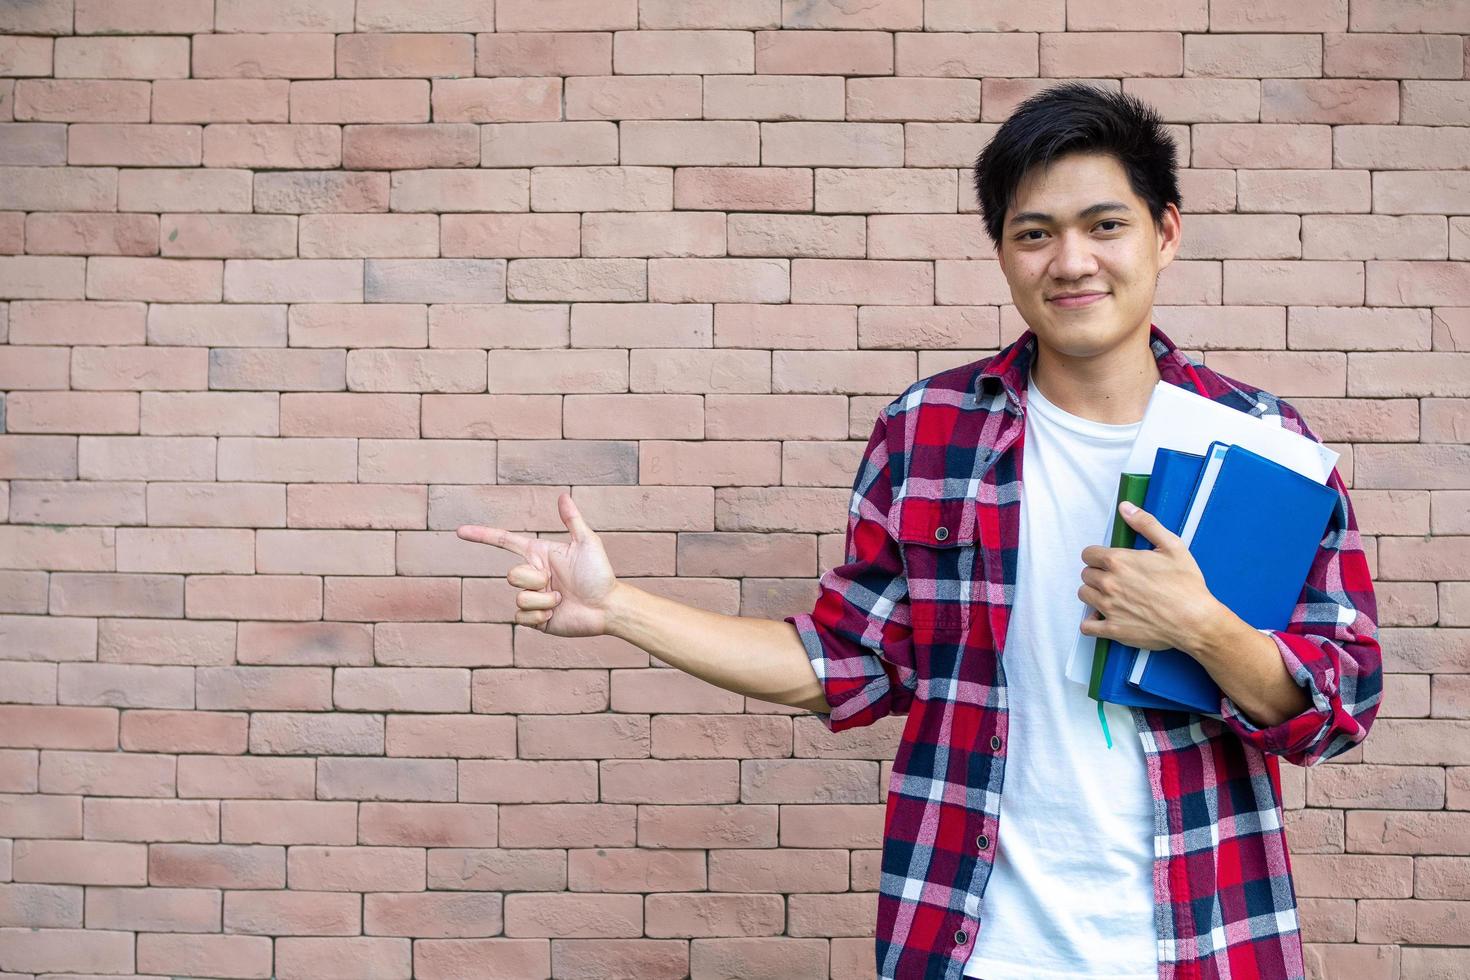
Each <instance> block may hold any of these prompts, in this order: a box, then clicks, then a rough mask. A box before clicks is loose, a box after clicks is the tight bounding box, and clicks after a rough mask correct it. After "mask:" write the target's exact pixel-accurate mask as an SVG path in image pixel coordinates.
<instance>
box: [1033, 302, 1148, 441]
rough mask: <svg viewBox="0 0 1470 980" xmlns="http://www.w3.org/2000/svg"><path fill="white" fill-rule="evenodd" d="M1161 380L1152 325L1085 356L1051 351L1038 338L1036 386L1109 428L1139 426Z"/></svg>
mask: <svg viewBox="0 0 1470 980" xmlns="http://www.w3.org/2000/svg"><path fill="white" fill-rule="evenodd" d="M1159 380H1160V375H1159V366H1158V363H1157V362H1156V361H1155V360H1154V353H1153V349H1152V348H1151V347H1150V346H1149V325H1148V323H1144V324H1143V327H1142V329H1141V330H1140V331H1134V332H1133V333H1131V334H1129V335H1128V336H1127V337H1126V338H1125V339H1124V340H1122V341H1121V342H1119V343H1118V344H1117V345H1115V346H1114V347H1111V348H1108V349H1107V350H1102V351H1098V352H1096V353H1092V354H1087V355H1083V356H1078V355H1072V354H1067V353H1064V352H1062V351H1059V350H1057V349H1056V348H1054V347H1051V346H1048V345H1047V344H1046V342H1045V341H1043V340H1042V339H1041V337H1040V335H1039V334H1038V335H1037V338H1036V354H1035V357H1034V358H1033V360H1032V362H1031V383H1032V384H1033V385H1036V386H1037V387H1039V388H1040V389H1041V392H1042V394H1044V395H1045V396H1046V398H1047V400H1048V401H1050V402H1051V403H1052V404H1054V405H1056V406H1057V407H1058V408H1060V409H1062V411H1064V412H1070V413H1071V414H1073V415H1077V416H1080V417H1081V418H1084V419H1089V420H1091V421H1093V422H1102V423H1105V424H1108V425H1128V424H1130V423H1133V422H1137V421H1139V420H1140V419H1142V418H1143V413H1144V410H1145V409H1146V408H1147V407H1148V399H1149V396H1150V395H1151V394H1152V393H1153V390H1154V385H1156V384H1158V382H1159Z"/></svg>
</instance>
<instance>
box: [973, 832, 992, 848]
mask: <svg viewBox="0 0 1470 980" xmlns="http://www.w3.org/2000/svg"><path fill="white" fill-rule="evenodd" d="M975 846H976V847H978V848H980V850H982V851H983V850H985V849H986V848H987V847H989V846H990V838H989V837H986V836H985V835H984V834H981V835H980V836H979V837H976V838H975Z"/></svg>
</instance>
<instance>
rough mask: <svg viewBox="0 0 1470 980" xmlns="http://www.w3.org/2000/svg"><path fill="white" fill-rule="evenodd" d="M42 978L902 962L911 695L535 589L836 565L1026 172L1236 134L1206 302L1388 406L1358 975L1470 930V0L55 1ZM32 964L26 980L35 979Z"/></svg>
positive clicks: (39, 69)
mask: <svg viewBox="0 0 1470 980" xmlns="http://www.w3.org/2000/svg"><path fill="white" fill-rule="evenodd" d="M0 32H3V36H0V76H3V77H0V120H3V122H0V253H3V254H0V341H3V343H0V392H3V403H0V408H3V413H0V419H3V426H0V432H3V434H0V521H4V522H5V523H3V524H0V702H4V703H3V704H0V975H3V976H4V977H7V978H8V977H12V976H17V975H18V976H30V975H31V974H36V975H45V974H51V973H58V974H60V973H66V974H109V975H110V974H117V973H131V972H133V971H134V970H136V972H137V973H140V974H154V975H173V976H217V975H228V976H232V977H267V976H270V975H272V972H274V974H276V975H279V976H280V977H313V978H315V977H327V976H336V975H344V976H354V977H365V976H382V977H406V976H409V975H410V972H411V971H412V973H413V975H415V976H418V977H425V978H431V977H464V976H479V975H494V976H507V977H509V976H515V977H546V976H556V977H610V976H626V975H633V976H638V977H640V978H651V977H678V976H684V975H685V974H686V973H692V975H694V976H696V977H717V976H720V977H723V976H743V977H753V976H780V977H802V978H805V977H826V976H829V975H830V976H831V977H843V978H860V977H868V976H872V974H873V965H872V945H871V941H870V939H868V938H865V937H867V936H869V935H870V934H871V931H872V926H873V920H874V917H875V898H874V891H875V887H876V874H877V863H878V862H877V858H878V848H879V845H880V843H881V829H882V817H883V799H884V797H883V787H884V786H885V785H886V781H887V777H888V773H889V766H890V761H891V759H892V757H893V753H894V751H895V748H896V745H897V740H898V735H899V727H898V723H897V722H896V721H894V720H890V721H891V722H892V723H890V722H889V721H886V722H884V723H882V724H879V725H877V726H874V727H873V728H871V729H867V730H864V731H862V732H853V733H847V734H845V735H843V736H832V735H830V734H828V733H826V732H825V730H824V729H823V727H822V726H821V725H820V723H819V722H817V721H816V719H814V718H811V717H807V716H804V715H803V713H801V712H798V711H795V710H791V709H786V708H782V707H779V706H773V705H769V704H764V703H759V702H754V701H748V700H746V699H744V698H741V697H739V696H736V695H733V694H730V693H727V692H725V691H722V690H719V689H716V688H713V687H710V686H708V685H704V684H703V683H701V682H697V681H694V680H693V679H691V678H689V677H687V676H685V675H683V674H682V673H679V672H677V671H674V670H671V669H669V668H666V667H663V666H661V665H660V664H658V663H657V662H650V659H649V657H648V656H647V655H645V654H644V653H643V652H642V651H641V650H639V649H637V648H635V647H633V646H631V645H628V644H625V643H622V642H621V641H613V640H609V639H598V640H581V641H560V640H556V639H554V638H551V637H547V636H544V635H542V634H540V633H539V632H537V631H534V630H525V629H520V628H516V629H512V627H511V626H510V625H509V624H510V620H511V618H512V615H513V611H514V607H513V596H514V590H513V589H511V588H510V587H509V586H508V585H507V583H506V582H505V579H504V574H505V572H506V570H507V569H508V568H509V567H510V565H511V564H513V563H514V562H515V561H517V560H518V559H516V558H515V557H514V556H512V555H510V554H508V553H501V552H498V551H496V550H495V549H491V548H487V547H484V546H481V545H475V544H470V543H468V542H465V541H460V540H459V539H458V538H457V537H456V536H455V534H454V528H455V527H456V526H457V525H459V524H460V523H492V524H498V525H502V526H508V527H512V528H519V529H530V530H533V531H538V532H544V533H547V534H556V533H558V532H562V531H563V528H562V525H561V523H560V521H559V519H558V517H557V512H556V506H555V498H556V495H557V493H558V492H560V491H563V490H567V489H570V490H571V492H572V493H573V495H574V497H575V498H576V500H577V502H578V504H579V506H580V507H581V508H582V510H583V512H584V513H585V515H586V517H587V519H588V521H589V523H590V524H591V525H592V527H594V528H595V529H597V530H598V531H599V532H601V533H602V535H603V538H604V540H605V542H606V543H607V545H608V547H609V550H610V552H611V553H612V556H613V560H614V565H615V568H617V569H618V571H619V573H620V574H621V575H622V576H624V577H626V578H628V579H629V580H632V581H636V582H638V583H639V584H640V585H643V586H644V587H646V588H648V589H651V590H653V591H657V592H660V593H662V594H666V595H670V596H674V597H677V598H679V599H682V600H685V601H689V602H692V603H695V604H698V605H700V606H703V607H706V608H711V609H716V610H720V611H722V612H727V613H736V612H739V613H743V614H746V615H752V616H767V617H772V618H775V617H779V616H782V615H786V614H787V613H790V612H795V611H800V610H803V609H807V608H809V603H810V602H811V600H812V597H813V595H814V583H815V578H816V576H817V575H818V573H819V571H820V569H822V568H824V567H827V566H830V565H832V564H835V563H836V562H837V561H838V560H839V559H840V555H841V550H842V543H843V542H842V534H841V531H842V528H843V526H844V523H843V521H844V509H845V505H846V501H847V496H848V488H849V487H850V485H851V480H852V477H853V472H854V470H855V467H856V462H857V459H858V453H859V451H860V450H861V448H862V445H863V440H864V439H865V438H866V436H867V434H868V432H869V431H870V426H871V422H872V419H873V417H874V415H875V413H876V412H877V410H878V408H879V407H880V406H881V405H882V404H884V403H885V402H886V401H887V400H889V399H890V398H891V397H892V396H893V395H894V394H896V393H897V392H898V391H900V390H902V388H903V387H904V386H906V385H907V384H908V383H909V382H911V381H913V380H914V379H916V378H918V377H921V376H924V375H927V374H931V373H933V372H935V371H938V370H940V369H942V368H945V367H948V366H950V365H954V364H958V363H964V362H967V361H970V360H973V359H975V358H977V357H980V356H982V355H984V354H986V353H989V352H991V351H994V350H995V349H997V347H999V346H1000V345H1002V344H1004V343H1008V342H1009V341H1010V340H1011V339H1013V338H1014V337H1015V336H1017V335H1018V334H1019V332H1020V331H1021V330H1022V329H1023V328H1024V325H1023V324H1022V323H1021V321H1020V320H1019V318H1018V316H1017V315H1016V311H1015V309H1014V307H1013V306H1011V305H1010V304H1009V302H1008V300H1009V291H1008V289H1007V287H1006V285H1005V282H1004V279H1003V277H1002V276H1001V275H1000V273H999V271H998V269H997V267H996V266H995V264H994V263H993V262H992V261H989V258H990V257H991V254H992V253H991V252H990V250H989V245H988V241H987V240H986V239H985V237H984V233H983V230H982V227H981V224H980V219H979V216H978V213H977V209H976V202H975V199H974V192H973V189H972V186H971V184H970V174H969V167H970V165H971V164H972V162H973V159H974V157H975V154H976V153H977V152H978V150H979V149H980V148H981V147H982V146H983V145H984V143H985V142H986V140H987V139H989V137H990V135H991V134H992V133H993V132H994V131H995V128H996V126H997V125H998V123H999V122H1000V121H1001V120H1002V119H1004V118H1005V117H1006V115H1007V114H1008V113H1009V111H1010V110H1011V108H1012V107H1013V106H1014V105H1015V104H1016V103H1017V102H1018V101H1019V100H1020V99H1022V98H1023V97H1025V96H1026V95H1029V94H1031V93H1033V92H1035V91H1037V90H1039V89H1040V88H1043V87H1045V86H1046V85H1048V84H1049V83H1051V82H1052V81H1053V80H1055V79H1059V78H1073V77H1077V78H1091V79H1100V80H1101V83H1102V84H1106V85H1109V86H1112V87H1115V88H1116V87H1119V86H1121V88H1122V90H1123V91H1126V92H1130V93H1134V94H1137V95H1139V96H1142V97H1144V98H1146V99H1148V100H1149V101H1151V102H1152V103H1153V104H1154V105H1156V106H1157V107H1158V108H1159V109H1160V111H1161V112H1162V113H1163V114H1164V116H1165V118H1166V119H1167V121H1168V122H1169V124H1170V130H1171V132H1172V134H1173V135H1174V137H1175V138H1176V139H1177V140H1178V142H1179V145H1180V164H1181V166H1182V167H1183V169H1182V170H1181V177H1182V185H1183V193H1184V205H1185V206H1184V212H1185V216H1184V244H1183V249H1182V251H1181V253H1180V255H1179V258H1178V260H1177V261H1175V262H1174V263H1173V265H1171V266H1170V267H1169V268H1168V269H1167V270H1166V271H1165V273H1164V274H1163V277H1162V280H1161V282H1160V285H1159V293H1158V297H1157V306H1156V311H1155V314H1156V315H1155V321H1156V322H1157V323H1158V324H1159V325H1160V326H1161V327H1163V328H1164V330H1165V331H1166V332H1168V333H1169V334H1170V336H1171V337H1173V338H1174V339H1175V340H1176V341H1178V342H1179V343H1180V344H1181V346H1183V347H1184V348H1185V349H1186V350H1188V351H1189V352H1190V353H1191V354H1192V355H1194V356H1197V357H1203V359H1204V361H1205V363H1207V364H1209V365H1210V366H1212V367H1214V368H1217V369H1219V370H1221V371H1224V372H1225V373H1227V374H1230V375H1232V376H1235V377H1239V378H1242V379H1244V380H1247V381H1249V382H1251V383H1254V384H1258V385H1261V386H1263V387H1266V388H1268V389H1270V390H1272V391H1274V392H1276V393H1278V394H1280V395H1282V396H1284V397H1287V398H1288V399H1290V400H1291V401H1292V402H1293V403H1294V404H1295V405H1297V406H1298V407H1299V408H1301V409H1302V411H1303V412H1304V414H1305V415H1306V417H1307V418H1308V420H1309V422H1310V423H1311V424H1312V425H1313V427H1314V429H1315V430H1316V431H1317V432H1318V433H1319V434H1320V435H1321V436H1322V437H1323V438H1324V439H1325V440H1326V441H1327V442H1329V443H1330V444H1331V445H1332V447H1333V448H1335V449H1337V450H1339V451H1340V452H1341V453H1342V462H1341V471H1342V473H1343V475H1344V477H1345V478H1347V479H1348V481H1349V482H1350V484H1351V486H1352V488H1353V500H1354V504H1355V506H1356V508H1357V512H1358V515H1359V518H1360V522H1361V526H1362V530H1363V532H1364V534H1365V541H1366V543H1367V545H1368V549H1369V555H1370V559H1371V561H1372V567H1373V571H1374V574H1375V580H1376V582H1377V587H1378V598H1379V611H1380V614H1381V625H1382V630H1381V634H1380V639H1381V641H1382V643H1383V648H1384V651H1385V669H1386V671H1387V674H1386V678H1385V679H1386V695H1385V700H1384V707H1383V710H1382V712H1381V714H1380V715H1379V718H1378V721H1377V724H1376V725H1375V727H1374V730H1373V732H1372V734H1371V736H1370V737H1369V739H1368V740H1367V741H1366V742H1365V743H1364V744H1363V745H1361V746H1359V747H1357V748H1355V749H1354V750H1353V751H1352V752H1349V753H1347V754H1346V755H1344V756H1341V757H1339V758H1338V759H1336V760H1334V761H1333V762H1332V763H1329V764H1328V765H1325V766H1322V767H1320V768H1318V769H1314V770H1312V771H1310V772H1307V771H1305V770H1302V769H1298V768H1292V767H1284V772H1283V776H1284V777H1285V781H1286V786H1287V790H1288V792H1287V805H1288V807H1289V808H1290V809H1289V812H1288V814H1287V816H1288V824H1289V830H1288V832H1289V835H1290V841H1291V845H1292V849H1293V855H1294V866H1295V870H1296V881H1297V885H1298V889H1299V892H1300V895H1301V896H1302V898H1301V906H1302V912H1303V920H1304V929H1305V933H1306V938H1307V941H1308V945H1307V949H1308V958H1309V962H1310V965H1311V972H1312V975H1313V977H1314V978H1332V980H1336V978H1351V980H1391V978H1402V980H1446V978H1449V977H1452V976H1465V975H1470V949H1467V947H1470V639H1467V638H1470V581H1467V580H1470V447H1467V445H1466V443H1467V435H1470V262H1467V261H1466V260H1467V259H1470V171H1467V169H1466V168H1467V166H1470V81H1467V80H1465V79H1466V76H1467V71H1466V68H1467V47H1466V38H1465V37H1464V36H1462V35H1466V34H1470V5H1467V4H1465V3H1463V2H1458V0H1419V2H1412V0H1298V2H1294V3H1289V4H1287V3H1276V2H1271V0H1210V2H1208V3H1207V2H1206V0H1177V2H1156V0H1134V2H1131V3H1129V2H1123V3H1118V2H1103V0H1069V2H1066V3H1065V4H1064V3H1063V0H1022V2H987V3H977V2H963V0H870V2H865V3H856V2H851V0H846V2H844V0H804V2H796V0H784V2H783V0H719V2H716V0H641V2H639V0H499V2H498V3H496V2H493V0H435V2H433V3H412V2H408V0H7V2H3V3H0ZM6 971H9V972H6Z"/></svg>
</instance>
